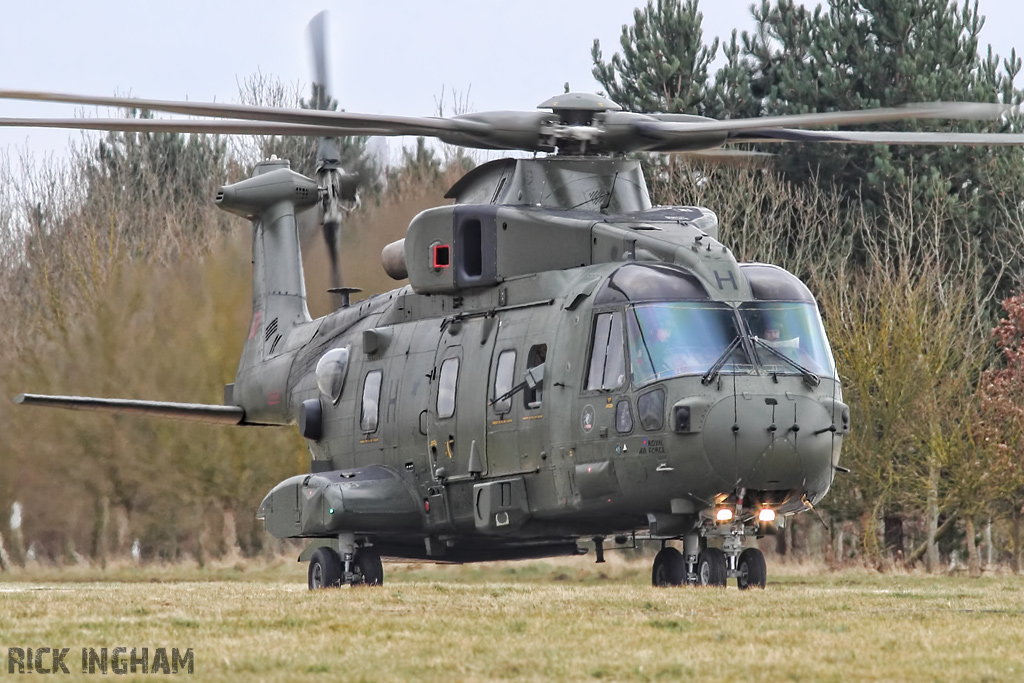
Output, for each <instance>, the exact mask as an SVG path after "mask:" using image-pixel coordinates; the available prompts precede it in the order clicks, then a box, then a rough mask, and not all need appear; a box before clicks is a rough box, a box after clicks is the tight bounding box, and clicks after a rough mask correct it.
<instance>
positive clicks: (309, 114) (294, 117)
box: [0, 90, 489, 136]
mask: <svg viewBox="0 0 1024 683" xmlns="http://www.w3.org/2000/svg"><path fill="white" fill-rule="evenodd" d="M0 99H5V100H32V101H37V102H61V103H65V104H82V105H90V106H97V107H119V108H125V109H141V110H146V111H162V112H169V113H172V114H185V115H189V116H215V117H223V118H234V119H244V120H248V121H270V122H279V123H297V124H302V125H313V126H327V127H330V128H332V129H333V130H332V131H331V134H332V135H365V134H366V133H364V132H363V131H365V130H375V131H379V132H376V133H370V134H371V135H427V136H436V135H439V134H442V133H445V132H450V133H468V134H476V135H480V136H486V135H487V132H488V130H489V128H488V126H487V125H486V124H483V123H479V122H477V121H473V120H471V119H442V118H436V117H426V116H423V117H418V116H388V115H385V114H350V113H348V112H342V111H320V110H316V109H284V108H281V107H259V106H254V105H246V104H219V103H215V102H206V103H200V102H175V101H172V100H143V99H137V98H134V97H101V96H91V95H71V94H67V93H51V92H36V91H29V90H0Z"/></svg>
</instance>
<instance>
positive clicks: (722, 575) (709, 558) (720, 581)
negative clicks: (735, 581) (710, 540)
mask: <svg viewBox="0 0 1024 683" xmlns="http://www.w3.org/2000/svg"><path fill="white" fill-rule="evenodd" d="M727 578H729V568H728V566H727V565H726V562H725V553H723V552H722V551H721V550H719V549H718V548H705V549H704V550H702V551H700V555H699V556H698V557H697V583H698V584H700V585H701V586H714V587H716V588H725V581H726V579H727Z"/></svg>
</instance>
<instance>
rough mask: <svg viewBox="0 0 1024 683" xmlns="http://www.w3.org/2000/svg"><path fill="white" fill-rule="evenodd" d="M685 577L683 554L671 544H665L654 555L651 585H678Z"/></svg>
mask: <svg viewBox="0 0 1024 683" xmlns="http://www.w3.org/2000/svg"><path fill="white" fill-rule="evenodd" d="M684 579H686V563H685V562H683V555H682V553H680V552H679V551H678V550H676V549H675V548H672V547H671V546H665V547H664V548H662V549H661V550H660V551H658V554H657V555H655V556H654V568H653V569H652V570H651V585H653V586H679V585H681V584H682V583H683V580H684Z"/></svg>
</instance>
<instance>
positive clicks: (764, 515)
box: [757, 508, 775, 522]
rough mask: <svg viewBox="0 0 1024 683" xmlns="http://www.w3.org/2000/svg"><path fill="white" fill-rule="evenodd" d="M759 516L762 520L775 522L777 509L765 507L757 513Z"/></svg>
mask: <svg viewBox="0 0 1024 683" xmlns="http://www.w3.org/2000/svg"><path fill="white" fill-rule="evenodd" d="M757 518H758V519H759V520H760V521H762V522H774V521H775V510H772V509H771V508H763V509H762V510H761V511H760V512H758V513H757Z"/></svg>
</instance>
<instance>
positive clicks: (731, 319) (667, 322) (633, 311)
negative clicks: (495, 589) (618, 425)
mask: <svg viewBox="0 0 1024 683" xmlns="http://www.w3.org/2000/svg"><path fill="white" fill-rule="evenodd" d="M626 320H627V334H628V336H629V348H630V366H631V369H632V373H633V381H634V382H635V383H636V384H646V383H648V382H653V381H656V380H659V379H667V378H669V377H676V376H679V375H690V374H704V373H706V372H708V371H709V370H710V369H711V368H712V366H714V365H715V364H716V362H717V361H719V360H720V359H722V355H723V354H725V352H726V350H727V349H728V348H729V346H730V344H732V342H733V341H734V340H735V339H736V338H737V337H738V336H740V334H741V332H740V330H739V328H738V325H737V323H738V321H737V319H736V312H735V310H734V309H732V308H731V307H729V306H725V305H722V304H714V303H710V302H700V301H677V302H660V303H650V304H636V305H633V306H630V307H629V308H628V309H627V314H626ZM722 360H723V365H722V366H721V372H752V371H753V365H752V364H751V362H750V359H749V358H748V356H747V354H746V352H745V351H744V350H743V346H742V345H737V346H736V347H735V348H734V349H733V350H732V351H731V352H730V353H728V354H727V357H726V358H725V359H722Z"/></svg>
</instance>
